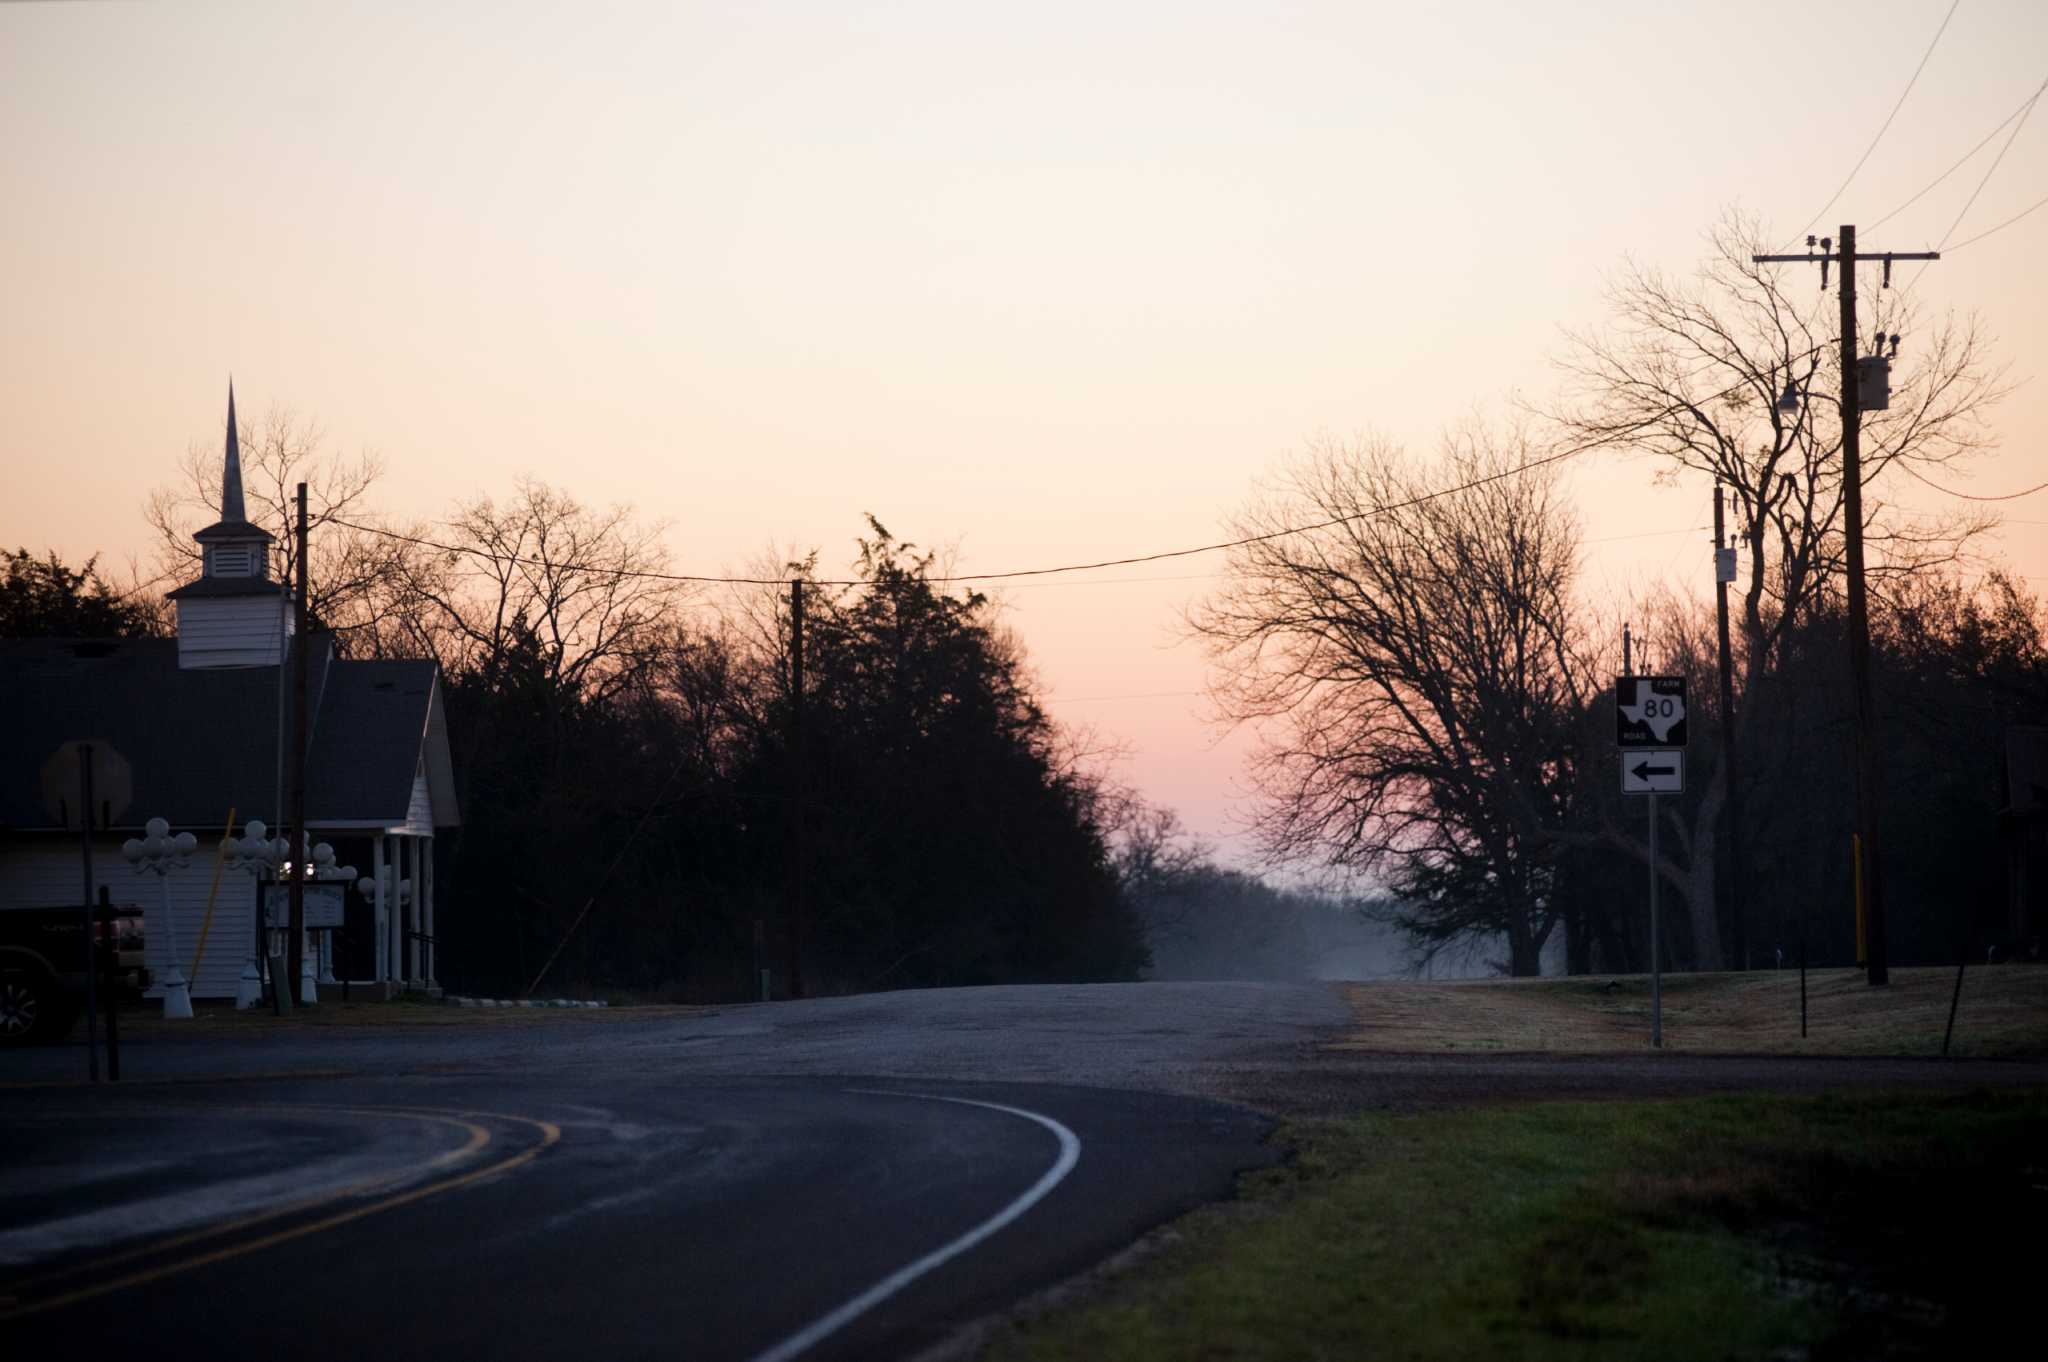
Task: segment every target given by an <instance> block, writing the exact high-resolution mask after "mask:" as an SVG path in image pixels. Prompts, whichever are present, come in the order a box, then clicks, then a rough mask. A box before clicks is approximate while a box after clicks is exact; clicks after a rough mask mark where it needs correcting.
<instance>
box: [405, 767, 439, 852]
mask: <svg viewBox="0 0 2048 1362" xmlns="http://www.w3.org/2000/svg"><path fill="white" fill-rule="evenodd" d="M405 830H406V831H407V832H412V833H418V834H419V835H420V836H422V837H432V836H433V835H434V797H433V796H432V795H431V794H429V793H428V791H427V768H426V764H425V763H424V762H422V763H421V765H420V768H419V771H418V772H417V773H416V774H415V775H414V776H413V778H412V798H411V799H409V800H408V801H406V805H405Z"/></svg>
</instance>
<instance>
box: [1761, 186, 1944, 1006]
mask: <svg viewBox="0 0 2048 1362" xmlns="http://www.w3.org/2000/svg"><path fill="white" fill-rule="evenodd" d="M1819 244H1820V248H1821V253H1820V254H1819V255H1815V254H1814V253H1813V246H1814V239H1813V238H1812V237H1810V236H1809V237H1808V238H1807V239H1806V247H1807V250H1806V254H1805V255H1753V256H1751V257H1750V260H1751V261H1752V262H1753V263H1756V264H1760V265H1762V264H1782V263H1787V262H1801V263H1811V264H1818V265H1819V266H1820V270H1821V276H1820V277H1821V287H1822V288H1826V287H1827V277H1828V275H1827V271H1828V265H1829V263H1830V262H1833V261H1838V262H1839V264H1840V266H1841V271H1842V278H1841V283H1840V288H1841V297H1842V516H1843V520H1844V521H1845V524H1844V525H1843V527H1842V529H1843V536H1844V539H1845V547H1846V548H1847V550H1848V553H1847V557H1848V560H1849V563H1848V566H1849V672H1850V679H1851V684H1852V687H1853V689H1854V690H1855V693H1856V834H1857V848H1858V856H1857V861H1858V865H1857V869H1858V870H1859V871H1860V872H1861V876H1862V880H1863V895H1864V898H1863V902H1864V907H1865V912H1866V915H1867V920H1868V922H1869V931H1870V940H1869V944H1870V955H1869V967H1870V975H1869V980H1870V983H1871V985H1872V987H1876V986H1878V985H1881V984H1887V983H1889V982H1891V971H1890V969H1889V968H1888V967H1887V963H1886V959H1885V936H1884V895H1883V892H1882V889H1883V882H1882V881H1881V880H1880V879H1879V876H1878V866H1879V859H1878V846H1877V814H1878V807H1879V802H1880V801H1879V790H1878V767H1877V739H1876V734H1875V733H1874V732H1873V729H1874V727H1875V715H1874V714H1873V712H1872V710H1873V706H1872V703H1871V695H1870V601H1869V596H1868V594H1867V593H1866V592H1865V590H1864V583H1863V457H1862V455H1863V451H1862V439H1863V437H1862V424H1863V407H1862V403H1861V401H1860V400H1859V398H1858V394H1857V391H1856V378H1857V365H1856V263H1857V258H1858V257H1857V254H1856V228H1855V227H1854V226H1853V225H1850V224H1847V223H1845V224H1843V226H1842V228H1841V238H1840V242H1839V254H1838V255H1830V254H1829V253H1828V241H1827V239H1826V238H1825V237H1823V238H1821V241H1820V243H1819ZM1864 258H1865V259H1870V260H1880V259H1881V260H1883V261H1884V274H1885V282H1886V283H1890V282H1891V273H1892V262H1893V261H1896V260H1939V259H1941V254H1940V252H1938V251H1910V252H1909V251H1883V252H1879V253H1877V254H1874V255H1871V256H1866V257H1864Z"/></svg>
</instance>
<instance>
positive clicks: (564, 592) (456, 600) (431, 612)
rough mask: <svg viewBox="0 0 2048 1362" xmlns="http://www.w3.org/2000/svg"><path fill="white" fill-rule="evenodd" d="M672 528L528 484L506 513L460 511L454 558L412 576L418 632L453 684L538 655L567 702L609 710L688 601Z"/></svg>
mask: <svg viewBox="0 0 2048 1362" xmlns="http://www.w3.org/2000/svg"><path fill="white" fill-rule="evenodd" d="M664 528H665V527H664V526H662V525H660V524H650V523H642V522H639V521H637V520H635V519H634V517H633V513H632V511H631V509H630V508H627V507H624V506H612V507H608V508H606V509H604V510H592V509H590V508H588V507H585V506H584V505H582V504H581V503H580V502H578V501H577V500H576V499H575V498H573V497H571V496H570V495H569V494H568V493H566V492H563V491H560V490H558V489H556V488H553V487H550V486H548V485H547V484H545V483H541V482H536V481H533V480H530V479H522V480H521V481H520V482H519V484H518V485H517V488H516V489H515V491H514V493H513V495H512V496H511V497H509V498H507V499H506V500H505V501H504V502H502V503H500V502H498V501H494V500H493V499H492V498H490V497H487V496H486V497H478V498H476V499H475V500H474V501H470V502H467V503H465V504H463V505H461V506H459V507H458V508H457V509H456V512H455V515H454V517H453V518H452V519H451V520H450V521H449V522H448V524H447V527H446V529H445V530H443V531H442V532H441V542H443V543H446V544H447V545H448V548H447V549H446V550H442V551H438V552H437V553H436V554H435V555H433V556H431V557H429V558H424V559H420V560H417V561H414V562H412V563H409V564H408V567H409V569H411V571H409V572H408V575H407V576H406V577H405V578H404V580H403V583H402V586H401V587H400V588H399V592H400V594H401V595H402V597H403V598H404V600H405V601H406V602H407V611H408V614H409V617H410V623H409V625H408V627H409V628H410V630H411V631H412V632H413V633H414V634H415V635H416V636H417V637H419V638H420V639H421V640H422V641H423V642H424V643H425V644H426V645H427V646H429V647H431V649H432V651H433V653H434V655H435V656H437V657H438V658H439V659H440V661H441V663H442V666H443V667H444V668H445V669H447V670H448V671H450V672H454V673H458V674H459V673H467V672H476V671H488V670H490V669H493V668H494V667H496V666H497V665H498V664H500V663H502V662H503V661H504V660H505V659H506V657H507V656H508V654H509V653H511V652H512V651H514V650H515V649H518V648H522V647H527V646H531V647H532V648H533V649H534V650H535V651H536V652H537V654H538V659H539V665H540V667H541V669H542V671H543V674H544V676H545V678H546V680H547V682H548V683H549V686H550V687H551V689H552V690H553V691H554V692H555V693H557V694H560V695H562V696H565V697H567V696H571V695H574V696H576V697H579V698H581V699H583V700H587V701H601V700H604V699H606V698H607V697H608V696H610V695H612V694H613V693H615V692H617V691H618V690H620V689H622V688H623V687H624V686H626V685H627V684H629V683H630V682H631V681H632V680H633V679H634V677H635V676H636V675H637V674H638V673H639V671H640V670H641V669H643V668H644V667H645V666H646V665H647V664H648V663H649V662H651V661H652V659H653V658H654V657H655V656H656V655H657V653H658V652H659V650H660V648H661V646H662V644H663V643H664V642H665V641H667V637H666V633H665V631H666V629H667V624H668V616H669V614H670V612H671V611H672V610H673V609H674V608H675V607H676V606H678V605H679V604H680V603H681V602H682V601H683V599H684V598H685V596H686V592H685V590H684V585H685V584H684V583H681V582H678V581H675V580H672V579H668V578H666V577H664V576H663V572H664V570H665V569H666V567H667V565H668V551H667V550H666V549H665V548H664V547H663V546H662V543H661V535H662V531H663V529H664Z"/></svg>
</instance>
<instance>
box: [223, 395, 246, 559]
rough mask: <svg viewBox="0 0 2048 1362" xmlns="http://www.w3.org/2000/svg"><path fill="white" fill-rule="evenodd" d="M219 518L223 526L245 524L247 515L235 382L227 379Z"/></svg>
mask: <svg viewBox="0 0 2048 1362" xmlns="http://www.w3.org/2000/svg"><path fill="white" fill-rule="evenodd" d="M220 518H221V523H223V524H229V525H232V524H235V523H237V522H239V523H241V524H245V525H246V524H247V523H248V522H249V513H248V511H247V510H246V509H245V508H244V507H243V505H242V449H241V443H240V441H239V439H238V438H237V437H236V434H235V380H234V377H233V376H232V375H230V376H229V378H228V447H227V462H226V464H225V465H224V466H223V467H222V469H221V475H220Z"/></svg>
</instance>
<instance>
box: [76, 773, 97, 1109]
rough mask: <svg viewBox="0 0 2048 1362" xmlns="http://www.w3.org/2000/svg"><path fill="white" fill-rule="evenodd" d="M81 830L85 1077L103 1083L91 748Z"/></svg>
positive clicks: (81, 780) (83, 779) (81, 795)
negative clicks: (94, 916) (96, 978)
mask: <svg viewBox="0 0 2048 1362" xmlns="http://www.w3.org/2000/svg"><path fill="white" fill-rule="evenodd" d="M78 815H79V817H78V830H79V845H80V847H81V848H82V851H83V859H84V862H85V1076H86V1081H87V1082H89V1083H97V1082H99V1081H100V1006H99V991H98V988H97V987H96V985H95V982H94V978H93V976H94V975H96V974H98V973H99V945H100V943H99V934H98V933H97V932H96V931H95V930H94V929H93V922H92V744H91V743H89V742H82V743H80V744H79V745H78Z"/></svg>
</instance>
